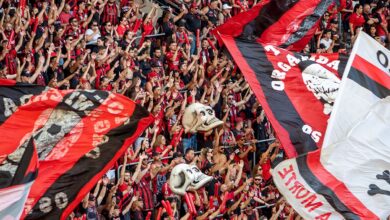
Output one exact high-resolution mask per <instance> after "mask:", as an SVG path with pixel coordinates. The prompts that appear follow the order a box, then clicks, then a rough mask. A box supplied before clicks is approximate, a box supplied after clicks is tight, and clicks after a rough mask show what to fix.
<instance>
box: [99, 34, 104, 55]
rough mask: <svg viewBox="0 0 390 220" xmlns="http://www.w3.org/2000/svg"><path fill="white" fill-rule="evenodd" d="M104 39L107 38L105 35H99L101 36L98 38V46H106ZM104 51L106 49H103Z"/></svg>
mask: <svg viewBox="0 0 390 220" xmlns="http://www.w3.org/2000/svg"><path fill="white" fill-rule="evenodd" d="M104 40H105V38H104V37H99V38H98V39H97V46H98V47H104ZM103 52H104V51H103Z"/></svg>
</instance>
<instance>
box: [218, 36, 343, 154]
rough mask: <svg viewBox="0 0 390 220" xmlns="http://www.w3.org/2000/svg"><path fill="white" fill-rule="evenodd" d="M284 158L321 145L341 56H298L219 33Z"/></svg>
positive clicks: (339, 70) (335, 86)
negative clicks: (274, 134)
mask: <svg viewBox="0 0 390 220" xmlns="http://www.w3.org/2000/svg"><path fill="white" fill-rule="evenodd" d="M221 37H222V40H223V42H224V44H225V45H226V47H227V48H228V50H229V52H230V54H232V56H233V58H234V60H235V62H236V63H237V65H238V67H239V68H240V70H241V72H242V73H243V75H244V76H245V78H246V80H247V81H248V83H249V85H250V87H251V88H252V90H253V91H254V93H255V95H256V97H257V99H258V100H259V102H260V104H261V105H262V106H263V108H264V111H265V113H266V115H267V118H268V119H269V120H270V122H271V124H272V126H273V128H274V129H275V131H276V133H277V136H278V138H279V139H280V141H281V143H282V146H283V148H284V149H285V151H286V154H287V156H288V157H290V158H291V157H295V156H297V155H299V154H303V153H307V152H310V151H313V150H316V149H317V148H319V147H321V145H322V142H323V136H324V134H325V130H326V126H327V120H328V119H329V115H330V112H331V110H332V106H333V102H334V100H335V98H336V95H337V92H338V88H339V84H340V77H341V74H342V73H343V71H344V67H345V65H346V61H347V57H346V56H343V55H340V54H300V53H293V52H290V51H288V50H284V49H281V48H278V47H275V46H273V45H270V44H261V43H254V42H250V41H246V40H242V39H238V38H233V37H226V36H223V35H221Z"/></svg>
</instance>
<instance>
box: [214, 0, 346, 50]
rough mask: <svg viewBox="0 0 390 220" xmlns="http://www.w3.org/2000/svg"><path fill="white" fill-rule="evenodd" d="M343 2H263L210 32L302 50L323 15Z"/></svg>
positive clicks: (283, 0)
mask: <svg viewBox="0 0 390 220" xmlns="http://www.w3.org/2000/svg"><path fill="white" fill-rule="evenodd" d="M344 4H345V0H263V1H261V2H260V3H259V4H257V5H255V6H254V7H253V8H252V9H250V10H249V11H246V12H243V13H240V14H238V15H236V16H234V17H233V18H231V19H229V20H228V21H227V22H226V23H224V24H223V25H221V26H218V27H217V28H216V29H214V30H213V33H214V35H215V36H216V37H217V38H218V39H219V40H220V43H222V42H221V39H220V35H225V36H231V37H239V38H243V39H247V40H251V41H256V42H259V43H267V44H272V45H274V46H278V47H282V48H287V49H289V50H293V51H300V50H302V49H303V48H304V47H305V46H306V45H307V43H308V42H309V41H310V39H311V38H312V37H313V35H314V33H315V31H316V29H317V27H318V25H319V22H320V20H321V17H322V15H323V14H324V13H325V12H326V11H327V10H328V9H330V8H332V7H338V8H339V9H340V8H342V7H343V5H344Z"/></svg>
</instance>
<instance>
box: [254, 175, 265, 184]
mask: <svg viewBox="0 0 390 220" xmlns="http://www.w3.org/2000/svg"><path fill="white" fill-rule="evenodd" d="M253 183H254V184H255V185H256V186H260V185H261V184H262V183H263V177H262V176H261V175H256V176H255V178H254V179H253Z"/></svg>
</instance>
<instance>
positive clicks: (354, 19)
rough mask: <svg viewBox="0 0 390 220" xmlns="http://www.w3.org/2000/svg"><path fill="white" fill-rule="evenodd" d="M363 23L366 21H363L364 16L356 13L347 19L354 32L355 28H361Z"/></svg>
mask: <svg viewBox="0 0 390 220" xmlns="http://www.w3.org/2000/svg"><path fill="white" fill-rule="evenodd" d="M365 22H366V20H365V19H364V16H363V15H358V14H356V13H353V14H352V15H351V17H350V18H349V23H350V24H352V25H353V28H354V30H356V28H359V27H363V25H364V23H365Z"/></svg>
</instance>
